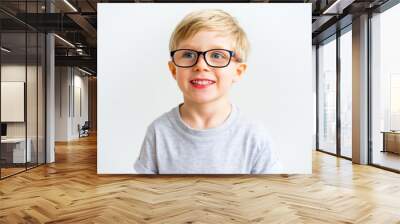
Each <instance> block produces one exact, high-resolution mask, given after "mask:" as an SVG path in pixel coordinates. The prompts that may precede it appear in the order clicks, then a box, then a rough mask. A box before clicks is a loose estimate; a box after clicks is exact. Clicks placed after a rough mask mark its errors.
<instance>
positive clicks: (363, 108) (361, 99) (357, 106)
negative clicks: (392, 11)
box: [352, 15, 368, 164]
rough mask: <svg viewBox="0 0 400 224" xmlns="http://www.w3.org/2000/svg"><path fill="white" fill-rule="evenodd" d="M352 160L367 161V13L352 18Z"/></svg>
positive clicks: (361, 162) (365, 162) (362, 162)
mask: <svg viewBox="0 0 400 224" xmlns="http://www.w3.org/2000/svg"><path fill="white" fill-rule="evenodd" d="M352 27H353V35H352V37H353V40H352V43H353V59H352V61H353V80H352V81H353V102H352V104H353V114H352V115H353V124H352V125H353V130H352V135H353V136H352V146H353V153H352V157H353V162H354V163H358V164H367V163H368V15H361V16H360V17H358V18H355V19H354V20H353V25H352Z"/></svg>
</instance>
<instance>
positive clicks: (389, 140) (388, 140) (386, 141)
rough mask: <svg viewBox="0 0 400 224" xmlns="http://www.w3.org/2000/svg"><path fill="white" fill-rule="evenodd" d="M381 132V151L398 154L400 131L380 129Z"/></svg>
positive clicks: (399, 152)
mask: <svg viewBox="0 0 400 224" xmlns="http://www.w3.org/2000/svg"><path fill="white" fill-rule="evenodd" d="M381 133H383V150H382V152H393V153H397V154H400V131H382V132H381Z"/></svg>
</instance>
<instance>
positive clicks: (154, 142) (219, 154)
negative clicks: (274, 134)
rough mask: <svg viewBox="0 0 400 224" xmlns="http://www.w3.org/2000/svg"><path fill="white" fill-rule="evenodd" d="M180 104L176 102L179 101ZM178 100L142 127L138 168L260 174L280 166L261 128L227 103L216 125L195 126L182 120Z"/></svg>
mask: <svg viewBox="0 0 400 224" xmlns="http://www.w3.org/2000/svg"><path fill="white" fill-rule="evenodd" d="M180 105H182V104H180ZM180 105H179V106H177V107H175V108H173V109H171V110H170V111H169V112H166V113H164V114H163V115H162V116H160V117H159V118H157V119H156V120H155V121H153V122H152V123H151V124H150V125H149V127H148V128H147V132H146V135H145V138H144V140H143V143H142V147H141V151H140V155H139V158H138V159H137V160H136V162H135V163H134V168H135V170H136V171H137V173H139V174H264V173H281V172H282V168H281V164H280V162H279V160H278V157H277V155H276V153H275V152H274V151H273V148H272V147H271V144H270V143H271V142H270V139H269V136H268V134H267V132H266V130H265V129H264V128H263V127H262V126H261V125H258V124H256V123H254V122H250V121H248V120H246V119H244V117H243V116H242V115H241V114H240V112H239V109H238V108H237V107H236V106H235V105H232V111H231V113H230V114H229V116H228V118H227V119H226V120H225V121H224V122H223V123H222V124H221V125H219V126H218V127H215V128H210V129H205V130H197V129H193V128H191V127H189V126H188V125H187V124H185V123H184V121H183V120H182V118H181V116H180V113H179V107H180Z"/></svg>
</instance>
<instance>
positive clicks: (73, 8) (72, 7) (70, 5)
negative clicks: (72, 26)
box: [64, 0, 78, 12]
mask: <svg viewBox="0 0 400 224" xmlns="http://www.w3.org/2000/svg"><path fill="white" fill-rule="evenodd" d="M64 2H65V4H67V5H68V6H69V7H70V8H71V9H72V10H74V11H75V12H78V10H77V9H76V8H75V7H74V6H73V5H72V4H71V3H69V1H68V0H64Z"/></svg>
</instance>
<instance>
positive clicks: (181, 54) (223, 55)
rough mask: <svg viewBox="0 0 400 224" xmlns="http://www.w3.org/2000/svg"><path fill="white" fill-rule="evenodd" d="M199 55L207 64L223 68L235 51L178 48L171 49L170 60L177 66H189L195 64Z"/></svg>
mask: <svg viewBox="0 0 400 224" xmlns="http://www.w3.org/2000/svg"><path fill="white" fill-rule="evenodd" d="M200 55H203V57H204V61H205V62H206V63H207V65H208V66H210V67H214V68H223V67H226V66H228V65H229V63H230V62H231V59H232V57H234V56H235V52H233V51H230V50H226V49H210V50H207V51H195V50H192V49H178V50H174V51H171V58H172V62H174V64H175V65H176V66H178V67H182V68H189V67H192V66H194V65H195V64H197V62H198V60H199V57H200Z"/></svg>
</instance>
